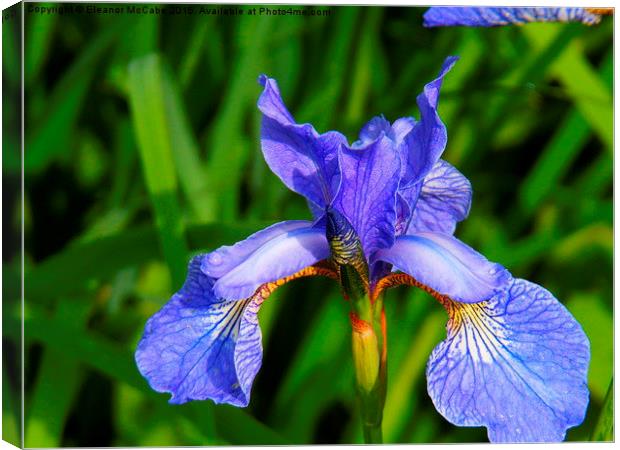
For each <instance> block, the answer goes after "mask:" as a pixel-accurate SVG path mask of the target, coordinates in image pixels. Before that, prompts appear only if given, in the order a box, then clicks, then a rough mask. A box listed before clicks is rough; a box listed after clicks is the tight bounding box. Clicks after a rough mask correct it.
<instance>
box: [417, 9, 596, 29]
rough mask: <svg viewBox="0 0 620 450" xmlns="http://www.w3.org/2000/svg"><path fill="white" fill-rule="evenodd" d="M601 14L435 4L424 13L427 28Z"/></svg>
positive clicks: (589, 18)
mask: <svg viewBox="0 0 620 450" xmlns="http://www.w3.org/2000/svg"><path fill="white" fill-rule="evenodd" d="M600 20H601V16H600V15H599V14H596V13H594V12H592V11H589V10H588V8H494V7H469V6H464V7H459V6H434V7H432V8H429V10H428V11H426V12H425V13H424V26H425V27H442V26H454V25H465V26H470V27H495V26H499V25H510V24H524V23H528V22H582V23H585V24H587V25H594V24H597V23H599V22H600Z"/></svg>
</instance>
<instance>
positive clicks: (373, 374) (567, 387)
mask: <svg viewBox="0 0 620 450" xmlns="http://www.w3.org/2000/svg"><path fill="white" fill-rule="evenodd" d="M455 61H456V58H454V57H450V58H447V59H446V61H445V63H444V65H443V67H442V69H441V71H440V73H439V75H438V77H437V78H436V79H434V80H433V81H431V82H430V83H428V84H427V85H426V86H425V88H424V91H423V92H422V93H421V94H420V95H419V96H418V98H417V102H418V106H419V108H420V112H421V118H420V121H416V120H414V119H412V118H402V119H399V120H397V121H395V122H394V123H392V124H390V123H389V122H388V121H387V120H386V119H385V118H383V117H375V118H374V119H372V120H371V121H369V122H368V123H367V124H366V125H365V126H364V127H363V128H362V130H361V132H360V134H359V140H358V141H356V142H354V143H353V144H352V145H349V144H348V143H347V140H346V138H345V137H344V136H343V135H342V134H340V133H338V132H335V131H330V132H327V133H324V134H319V133H318V132H317V131H316V130H315V129H314V127H313V126H312V125H310V124H297V123H296V122H295V120H294V119H293V117H292V115H291V114H290V113H289V111H288V110H287V108H286V107H285V105H284V103H283V101H282V99H281V96H280V92H279V89H278V86H277V84H276V82H275V80H273V79H270V78H267V77H265V76H262V77H261V78H260V83H261V84H262V85H263V86H264V91H263V93H262V95H261V96H260V99H259V101H258V107H259V109H260V111H261V112H262V113H263V120H262V128H261V139H262V148H263V154H264V157H265V160H266V161H267V163H268V165H269V167H270V168H271V170H272V171H273V172H274V173H275V174H276V175H277V176H278V177H279V178H280V179H281V180H282V181H283V182H284V184H286V186H287V187H289V189H291V190H293V191H295V192H297V193H298V194H300V195H303V196H304V197H305V198H306V199H307V201H308V204H309V206H310V209H311V211H312V212H313V215H314V220H313V221H303V220H298V221H285V222H280V223H277V224H275V225H272V226H270V227H268V228H266V229H264V230H261V231H259V232H257V233H255V234H253V235H252V236H250V237H249V238H247V239H246V240H244V241H241V242H238V243H236V244H234V245H232V246H224V247H220V248H219V249H217V250H215V251H213V252H211V253H208V254H202V255H198V256H196V257H195V258H193V259H192V261H191V262H190V265H189V270H188V276H187V280H186V282H185V284H184V286H183V287H182V289H181V290H180V291H179V292H177V293H176V294H175V295H174V296H173V297H172V299H171V300H170V301H169V302H168V303H167V304H166V305H165V306H164V307H163V308H162V309H161V310H160V311H159V312H158V313H156V314H155V315H154V316H153V317H152V318H151V319H149V321H148V322H147V325H146V328H145V331H144V335H143V337H142V340H141V341H140V343H139V345H138V348H137V351H136V361H137V363H138V367H139V369H140V371H141V373H142V374H143V375H144V376H145V377H146V378H147V379H148V381H149V383H150V385H151V387H152V388H153V389H155V390H157V391H159V392H169V393H171V394H172V398H171V400H170V401H171V402H172V403H183V402H186V401H189V400H204V399H211V400H213V401H214V402H216V403H230V404H232V405H235V406H246V405H248V403H249V401H250V392H251V387H252V382H253V380H254V377H255V376H256V374H257V372H258V370H259V369H260V366H261V362H262V345H261V332H260V328H259V326H258V317H257V313H258V310H259V308H260V306H261V304H262V303H263V302H264V300H265V299H266V298H267V297H268V296H269V295H270V294H271V293H272V292H273V290H274V289H276V288H277V287H278V286H281V285H282V284H284V283H286V282H288V281H290V280H293V279H296V278H300V277H304V276H311V275H321V276H327V277H331V278H334V279H338V280H340V281H341V284H342V287H343V293H344V294H345V296H346V297H347V298H348V299H349V300H351V303H352V313H351V322H352V326H353V351H354V362H355V365H356V371H357V374H356V375H357V383H358V391H359V392H360V396H361V398H362V405H363V406H362V408H363V409H364V408H369V409H370V410H372V411H371V414H375V417H376V418H377V421H378V424H376V425H378V427H379V429H380V421H381V409H382V406H383V401H384V399H385V383H386V380H385V364H386V343H385V327H386V324H385V317H384V315H383V290H384V289H386V288H388V287H392V286H396V285H400V284H409V285H414V286H417V287H420V288H422V289H424V290H425V291H427V292H429V293H430V294H431V295H432V296H433V297H435V298H436V299H437V300H438V301H439V302H440V303H441V304H442V305H443V306H444V307H445V309H446V311H447V312H448V315H449V322H448V326H447V332H448V335H447V339H446V340H444V341H443V342H441V343H440V344H439V345H438V346H437V347H436V348H435V350H434V351H433V352H432V354H431V356H430V359H429V361H428V365H427V381H428V392H429V394H430V396H431V398H432V400H433V403H434V404H435V406H436V408H437V410H438V411H439V412H440V413H441V414H442V415H443V416H444V417H445V418H446V419H448V420H449V421H450V422H452V423H454V424H456V425H462V426H485V427H487V429H488V435H489V439H490V440H491V441H494V442H514V441H520V442H530V441H559V440H562V439H563V438H564V435H565V431H566V429H567V428H569V427H572V426H575V425H578V424H580V423H581V422H582V420H583V418H584V415H585V411H586V408H587V404H588V395H589V394H588V388H587V384H586V376H587V370H588V363H589V358H590V350H589V342H588V339H587V338H586V336H585V334H584V332H583V331H582V329H581V327H580V325H579V324H578V323H577V322H576V321H575V320H574V318H573V317H572V316H571V315H570V313H569V312H568V311H567V310H566V309H565V308H564V307H563V306H562V305H561V304H560V303H559V302H558V301H557V300H556V299H555V298H554V297H553V296H552V295H551V294H550V293H549V292H548V291H546V290H545V289H544V288H542V287H540V286H538V285H536V284H534V283H531V282H529V281H526V280H521V279H516V278H513V277H512V275H511V274H510V273H509V272H508V271H507V270H506V269H505V268H503V267H502V266H501V265H499V264H495V263H492V262H489V261H488V260H487V259H486V258H485V257H484V256H482V255H481V254H479V253H477V252H476V251H475V250H473V249H472V248H471V247H469V246H467V245H466V244H464V243H463V242H461V241H459V240H458V239H456V238H455V237H454V236H453V232H454V230H455V226H456V223H457V222H459V221H461V220H463V219H464V218H465V217H466V216H467V214H468V212H469V207H470V202H471V186H470V184H469V182H468V180H467V179H466V178H465V177H464V176H463V175H462V174H460V173H459V172H458V171H457V170H456V169H455V168H454V167H452V166H451V165H450V164H448V163H447V162H445V161H443V160H441V159H440V156H441V154H442V152H443V150H444V148H445V145H446V140H447V133H446V128H445V126H444V125H443V123H442V122H441V120H440V118H439V115H438V113H437V103H438V98H439V90H440V87H441V83H442V80H443V77H444V75H445V74H446V73H447V72H448V71H449V70H450V69H451V68H452V66H453V64H454V63H455ZM373 352H376V354H375V353H373ZM367 413H368V411H366V412H363V415H366V414H367ZM366 438H367V440H369V441H372V440H376V439H380V431H379V432H378V437H377V435H375V436H374V437H373V434H372V432H370V433H369V434H367V435H366Z"/></svg>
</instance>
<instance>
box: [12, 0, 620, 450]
mask: <svg viewBox="0 0 620 450" xmlns="http://www.w3.org/2000/svg"><path fill="white" fill-rule="evenodd" d="M48 6H49V5H48ZM99 6H105V5H102V4H99ZM115 6H118V4H115ZM125 6H126V5H125ZM177 6H178V5H177ZM193 7H194V9H195V10H197V9H199V7H200V6H199V5H195V4H194V5H193ZM296 8H298V9H301V8H303V7H302V6H297V7H296ZM246 9H247V8H246ZM330 9H331V14H330V15H329V16H327V17H287V16H284V17H283V16H278V17H265V16H263V17H260V16H256V17H254V16H240V17H230V16H218V17H213V16H204V15H198V14H196V13H195V14H193V15H127V14H124V15H117V16H101V15H86V14H63V15H59V14H55V15H54V14H52V15H40V14H28V13H27V14H26V16H25V23H26V29H25V57H24V67H25V93H26V97H25V105H26V110H25V121H26V122H25V124H26V133H25V159H24V171H25V192H24V200H25V209H24V211H23V212H24V220H25V249H26V251H25V277H26V281H25V292H26V296H25V300H26V304H25V312H26V314H25V337H26V346H25V349H26V360H25V363H26V365H25V393H26V398H25V406H26V410H25V438H26V442H25V443H26V445H27V446H112V445H123V446H134V445H205V444H216V443H230V444H240V443H249V444H257V443H338V442H342V443H351V442H353V443H356V442H361V427H360V424H359V417H358V415H357V408H356V400H355V393H354V387H353V373H352V364H351V360H350V348H349V347H350V341H349V339H350V335H349V333H350V329H349V324H348V317H347V305H346V303H345V302H344V301H343V300H342V299H341V298H340V296H339V292H338V289H337V288H336V287H335V286H334V285H333V284H332V283H331V282H330V281H327V280H318V279H317V280H303V281H298V282H295V283H292V284H291V285H290V286H286V287H284V288H282V289H281V290H280V291H278V292H277V293H276V294H274V296H273V297H272V298H270V299H269V301H268V302H266V303H265V305H264V307H263V309H262V311H261V314H260V319H261V326H262V330H263V336H264V346H265V358H264V361H263V368H262V369H261V371H260V373H259V375H258V377H257V379H256V382H255V385H254V389H253V393H252V401H251V404H250V406H249V407H248V408H246V409H243V410H241V409H235V408H233V407H228V406H217V407H216V406H214V405H213V404H212V403H211V402H195V403H191V404H187V405H183V406H172V405H168V404H167V403H166V400H167V397H168V396H167V395H163V394H156V393H154V392H152V391H151V390H150V389H149V388H148V385H147V383H146V382H145V381H144V380H143V379H142V377H141V376H140V375H139V373H138V372H137V369H136V367H135V364H134V362H133V351H134V348H135V346H136V343H137V341H138V339H139V337H140V335H141V332H142V328H143V326H144V323H145V321H146V320H147V318H148V317H149V316H150V315H152V314H153V313H154V312H155V311H157V310H158V309H159V308H160V307H161V305H162V304H163V303H164V302H166V301H167V300H168V298H169V297H170V295H171V294H172V293H173V292H174V291H176V290H177V289H178V288H179V287H180V286H181V283H182V281H183V279H184V277H185V270H186V263H187V261H188V258H189V256H190V254H194V253H197V252H205V251H209V250H211V249H214V248H216V247H218V246H220V245H223V244H231V243H233V242H235V241H237V240H239V239H242V238H243V237H245V236H247V235H248V234H250V233H251V232H254V231H256V230H258V229H260V228H262V227H263V226H264V225H266V224H269V223H273V222H276V221H280V220H285V219H301V218H308V217H309V213H308V212H307V211H306V208H305V203H304V201H303V199H302V198H301V197H298V196H296V195H295V194H293V193H292V192H290V191H288V190H287V189H286V188H285V187H284V185H283V184H282V183H281V182H280V181H279V180H278V179H277V178H276V176H275V175H273V174H272V173H271V172H270V171H269V169H268V167H267V165H266V164H265V162H264V160H263V158H262V155H261V151H260V140H259V124H260V115H259V112H258V110H257V108H256V100H257V98H258V96H259V94H260V92H261V88H260V86H259V85H258V84H257V82H256V79H257V77H258V75H259V74H261V73H266V74H269V75H270V76H272V77H274V78H276V79H277V80H278V82H279V83H280V87H281V90H282V94H283V97H284V99H285V101H286V103H287V105H288V106H289V108H290V110H291V111H292V113H293V114H294V116H295V118H296V119H297V120H298V121H299V122H311V123H313V124H314V125H315V127H316V128H317V130H319V131H320V132H324V131H327V130H331V129H337V130H341V131H342V132H344V133H345V134H346V135H347V136H348V137H349V140H350V141H353V140H355V138H356V134H357V131H358V130H359V128H360V127H361V126H362V125H363V124H364V123H365V121H366V120H368V119H370V118H371V117H372V116H374V115H377V114H384V115H385V117H386V118H387V119H389V120H391V121H393V120H395V119H397V118H399V117H402V116H407V115H413V116H419V113H418V110H417V107H416V104H415V96H416V95H417V94H418V93H419V92H420V91H421V89H422V88H423V85H424V84H425V83H426V82H428V81H429V80H431V79H432V78H433V77H434V76H435V74H436V73H437V72H438V70H439V68H440V66H441V63H442V61H443V60H444V58H445V57H446V56H448V55H459V56H460V57H461V60H460V61H459V62H458V63H457V64H456V66H455V67H454V69H453V70H452V72H450V74H449V75H447V77H446V79H445V83H444V88H443V91H442V95H441V101H440V114H441V116H442V118H443V120H444V122H445V124H446V126H447V128H448V137H449V139H448V146H447V149H446V152H445V153H444V158H445V159H446V160H448V161H449V162H451V163H452V164H453V165H455V166H456V167H457V168H458V169H459V170H460V171H461V172H462V173H463V174H464V175H465V176H467V177H468V178H469V179H470V180H471V182H472V185H473V189H474V197H473V205H472V209H471V213H470V216H469V218H468V219H467V220H466V221H465V222H463V223H462V224H461V225H459V227H458V229H457V233H456V234H457V236H458V237H459V238H460V239H462V240H464V241H465V242H467V243H468V244H470V245H472V246H473V247H474V248H476V249H478V250H479V251H481V252H482V253H483V254H484V255H486V256H487V257H488V258H489V259H491V260H493V261H497V262H500V263H501V264H503V265H504V266H506V267H507V268H509V270H511V272H512V273H513V274H514V275H515V276H518V277H523V278H527V279H529V280H532V281H534V282H536V283H538V284H541V285H543V286H545V287H546V288H548V289H549V290H551V291H552V292H553V293H554V294H555V295H556V296H557V298H559V299H560V300H561V301H562V302H563V303H564V304H565V305H566V306H567V307H568V308H569V309H570V311H571V312H572V313H573V314H574V315H575V316H576V317H577V319H578V320H579V321H580V322H581V324H582V325H583V327H584V329H585V331H586V333H587V334H588V336H589V338H590V341H591V344H592V363H591V366H590V374H589V384H590V389H591V401H590V406H589V409H588V413H587V416H586V420H585V422H584V424H583V425H582V426H580V427H578V428H576V429H574V430H571V431H570V432H569V434H568V438H569V439H570V440H588V439H590V438H591V436H592V433H593V432H594V428H595V425H596V423H597V420H598V418H599V415H600V411H601V409H602V405H603V399H604V397H605V393H606V391H607V389H608V386H609V384H610V381H611V379H612V356H613V348H612V332H613V326H612V255H613V247H612V235H613V228H612V223H613V222H612V220H613V219H612V217H613V203H612V183H613V176H612V154H613V145H612V139H613V122H612V80H613V59H612V31H613V23H612V18H611V17H606V18H604V19H603V21H602V23H601V24H600V25H598V26H594V27H588V26H584V25H581V24H568V25H567V24H531V25H526V26H520V27H516V26H515V27H502V28H494V29H467V28H449V29H425V28H423V27H422V13H423V12H424V11H425V9H424V8H384V7H370V8H369V7H365V8H358V7H333V8H330ZM17 24H18V22H17V21H6V22H5V23H4V24H3V36H4V47H3V52H4V55H5V58H4V64H3V85H4V88H5V92H7V93H12V96H11V95H6V96H5V99H4V101H3V108H4V109H3V112H4V117H5V123H4V130H5V132H4V141H3V176H4V183H5V191H4V192H5V194H4V198H3V200H4V213H5V214H4V230H5V236H4V244H5V245H4V248H5V250H4V253H3V262H4V264H3V280H4V283H5V289H4V305H5V306H4V329H5V337H4V355H5V373H4V374H3V375H4V380H5V385H4V393H5V395H4V404H3V411H4V422H3V423H4V430H3V437H4V438H5V439H9V440H15V439H17V436H18V433H19V431H18V430H19V427H18V416H17V415H16V414H15V411H16V408H15V407H16V405H18V402H19V399H18V398H17V397H16V396H15V395H14V390H15V389H16V388H18V386H19V381H18V380H19V377H18V374H19V369H18V366H17V365H16V364H14V361H15V360H16V358H17V356H18V355H19V345H18V340H17V337H18V336H19V303H18V301H17V300H18V298H19V289H18V288H19V283H18V280H19V278H18V277H19V267H20V254H19V234H18V231H19V224H20V208H19V205H20V202H19V194H18V193H17V190H16V189H17V188H18V186H19V175H20V159H19V134H18V130H19V108H18V107H17V106H16V104H15V101H16V100H17V101H18V100H19V96H18V92H19V74H20V72H19V65H18V60H17V55H18V43H19V41H18V32H19V30H18V27H17V26H16V25H17ZM11 61H12V62H14V63H12V62H11ZM10 233H12V234H10ZM11 300H15V301H14V302H11ZM386 310H387V318H388V342H389V386H388V389H389V392H388V398H387V405H386V409H385V421H384V436H385V440H386V442H471V441H484V440H486V432H485V430H484V429H482V428H469V429H468V428H457V427H454V426H452V425H451V424H449V423H448V422H446V421H445V420H444V419H443V418H442V417H441V416H440V415H439V414H438V413H437V412H436V411H435V409H434V408H433V406H432V403H431V401H430V399H429V397H428V395H427V393H426V386H425V376H424V369H425V364H426V360H427V357H428V355H429V354H430V352H431V350H432V348H433V347H434V346H435V345H436V344H437V343H438V342H439V341H440V340H441V339H442V338H443V337H444V336H445V323H446V320H447V317H446V315H445V313H444V311H443V310H442V308H441V307H440V305H438V304H437V303H435V302H434V301H433V300H432V299H431V298H430V297H429V296H427V295H426V294H424V293H422V292H416V291H415V290H413V289H405V288H399V289H397V290H394V291H391V292H390V293H389V294H388V296H387V298H386ZM11 387H12V388H13V390H11V389H10V388H11ZM594 438H595V439H601V438H604V436H603V435H602V434H601V433H600V432H599V431H597V432H594ZM607 438H609V437H607Z"/></svg>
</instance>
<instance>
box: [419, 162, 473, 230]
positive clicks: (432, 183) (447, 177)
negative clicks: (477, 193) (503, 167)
mask: <svg viewBox="0 0 620 450" xmlns="http://www.w3.org/2000/svg"><path fill="white" fill-rule="evenodd" d="M471 197H472V190H471V184H470V183H469V180H468V179H467V178H465V177H464V176H463V175H462V174H461V173H460V172H459V171H458V170H456V169H455V168H454V167H453V166H452V165H450V164H449V163H447V162H446V161H444V160H439V161H438V162H436V163H435V165H434V166H433V169H432V170H431V171H430V172H429V173H428V175H426V177H425V178H424V181H423V182H422V188H421V190H420V195H419V196H418V197H417V199H416V202H415V204H414V207H413V212H412V216H411V222H410V224H409V227H408V229H407V234H412V233H417V232H420V231H435V232H440V233H446V234H454V230H455V228H456V223H457V222H460V221H461V220H463V219H465V218H466V217H467V215H468V214H469V208H470V206H471Z"/></svg>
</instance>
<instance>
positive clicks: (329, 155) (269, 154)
mask: <svg viewBox="0 0 620 450" xmlns="http://www.w3.org/2000/svg"><path fill="white" fill-rule="evenodd" d="M259 81H260V83H261V84H262V85H263V86H264V91H263V93H262V94H261V96H260V98H259V100H258V108H259V109H260V110H261V112H262V113H263V120H262V125H261V145H262V149H263V155H264V157H265V161H266V162H267V164H268V165H269V167H270V168H271V170H272V171H273V172H274V173H275V174H276V175H277V176H278V177H279V178H280V179H281V180H282V182H284V184H285V185H286V186H287V187H288V188H289V189H291V190H292V191H294V192H297V193H298V194H300V195H303V196H304V197H306V198H307V199H308V200H310V201H312V202H313V203H315V204H316V205H317V206H318V207H320V208H324V207H325V206H327V205H328V204H329V203H331V200H332V198H333V196H334V194H335V192H336V190H337V188H338V184H339V169H338V148H339V147H340V145H343V144H346V143H347V140H346V138H345V137H344V136H343V135H342V134H340V133H338V132H335V131H330V132H327V133H325V134H319V133H317V131H316V130H315V129H314V127H312V125H310V124H302V125H299V124H297V123H295V121H294V119H293V116H291V114H290V113H289V112H288V110H287V109H286V106H285V105H284V102H283V101H282V98H281V96H280V91H279V89H278V85H277V83H276V81H275V80H274V79H271V78H267V77H266V76H264V75H263V76H261V77H260V79H259Z"/></svg>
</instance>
